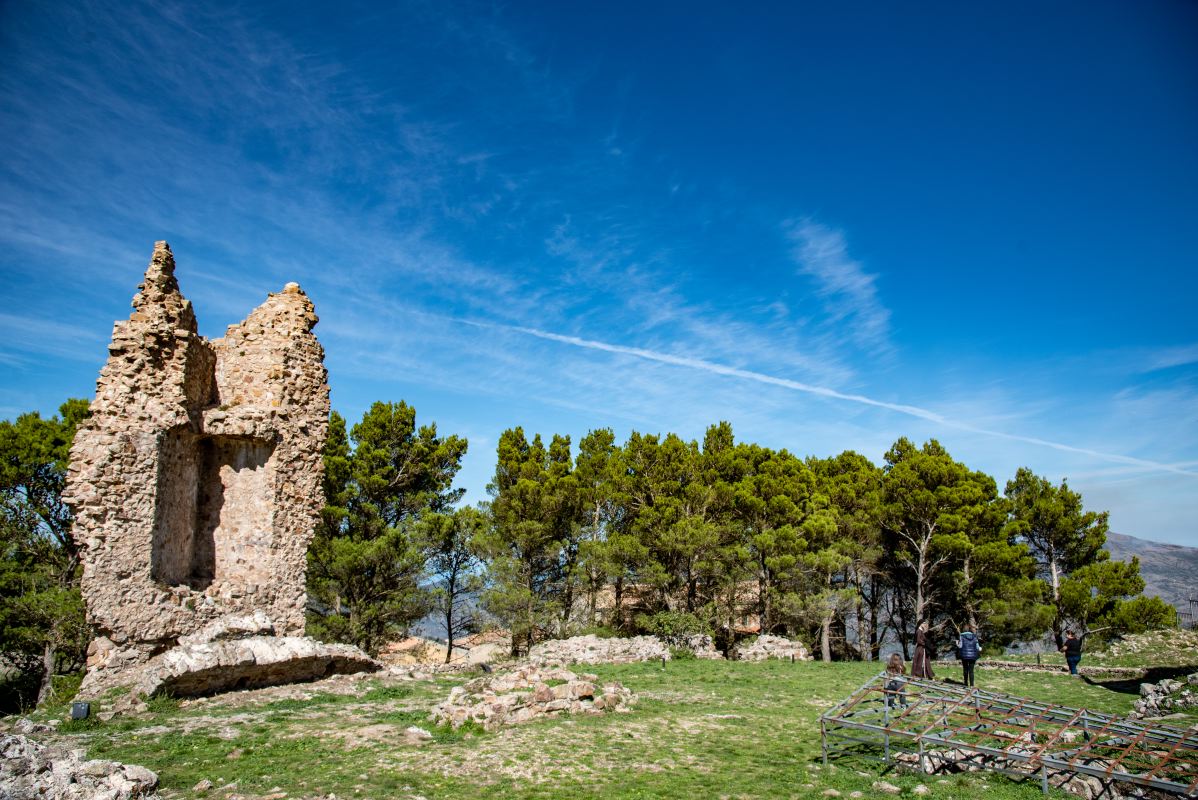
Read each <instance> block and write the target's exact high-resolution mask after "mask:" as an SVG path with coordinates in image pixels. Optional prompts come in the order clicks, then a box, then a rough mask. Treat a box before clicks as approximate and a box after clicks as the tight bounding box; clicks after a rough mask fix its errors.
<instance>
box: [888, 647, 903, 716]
mask: <svg viewBox="0 0 1198 800" xmlns="http://www.w3.org/2000/svg"><path fill="white" fill-rule="evenodd" d="M906 676H907V667H906V666H905V665H904V664H903V657H902V656H900V655H899V654H898V653H891V654H890V660H889V661H887V662H886V688H885V691H886V705H887V706H889V707H890V708H894V707H895V706H899V705H901V706H903V707H904V708H906V706H907V688H906V687H907V677H906Z"/></svg>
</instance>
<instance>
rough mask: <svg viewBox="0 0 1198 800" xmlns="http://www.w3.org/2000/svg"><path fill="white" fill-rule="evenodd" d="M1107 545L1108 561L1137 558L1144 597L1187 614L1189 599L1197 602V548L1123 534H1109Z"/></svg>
mask: <svg viewBox="0 0 1198 800" xmlns="http://www.w3.org/2000/svg"><path fill="white" fill-rule="evenodd" d="M1106 543H1107V549H1108V550H1110V551H1111V558H1114V559H1117V560H1119V561H1129V560H1131V557H1132V556H1138V557H1139V559H1140V574H1141V575H1143V576H1144V583H1145V588H1144V594H1146V595H1154V594H1155V595H1159V596H1160V598H1161V599H1162V600H1164V601H1165V602H1168V603H1172V604H1173V605H1174V606H1176V607H1177V609H1178V610H1179V611H1182V612H1187V613H1188V612H1189V602H1188V598H1189V597H1190V596H1191V595H1193V596H1194V597H1195V598H1198V548H1195V547H1183V546H1181V545H1177V544H1161V543H1160V542H1150V541H1148V540H1147V539H1137V538H1136V537H1134V536H1127V535H1126V534H1122V533H1108V534H1107V540H1106Z"/></svg>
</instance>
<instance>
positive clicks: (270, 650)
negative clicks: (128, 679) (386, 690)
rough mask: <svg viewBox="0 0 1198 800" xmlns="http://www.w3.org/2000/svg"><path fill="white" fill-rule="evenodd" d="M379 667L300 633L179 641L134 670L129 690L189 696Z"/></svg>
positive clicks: (353, 651) (357, 654) (357, 652)
mask: <svg viewBox="0 0 1198 800" xmlns="http://www.w3.org/2000/svg"><path fill="white" fill-rule="evenodd" d="M381 668H382V664H380V663H379V662H377V661H375V660H374V659H372V658H370V657H369V656H367V655H366V654H365V653H363V652H362V651H361V650H359V649H358V648H356V647H353V646H351V645H346V644H325V643H323V642H318V641H316V640H315V639H310V638H308V637H304V636H277V637H276V636H251V637H246V638H241V639H219V640H215V641H208V642H199V643H193V644H188V645H181V646H179V647H176V648H173V649H171V650H168V651H167V652H165V653H163V654H162V655H160V656H156V657H155V658H153V659H152V660H151V661H150V662H149V663H148V664H146V665H145V667H143V668H142V669H141V670H140V676H139V679H138V682H137V685H136V687H135V688H136V692H135V694H138V695H142V696H146V697H148V696H151V695H154V694H158V693H165V694H170V695H173V696H176V697H189V696H195V695H205V694H213V693H215V692H220V691H226V690H229V689H256V688H259V687H262V686H274V685H277V684H281V683H297V682H300V681H310V680H316V679H318V678H325V677H328V676H330V675H338V674H345V673H352V672H375V671H377V670H379V669H381Z"/></svg>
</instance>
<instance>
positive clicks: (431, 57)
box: [0, 0, 1198, 546]
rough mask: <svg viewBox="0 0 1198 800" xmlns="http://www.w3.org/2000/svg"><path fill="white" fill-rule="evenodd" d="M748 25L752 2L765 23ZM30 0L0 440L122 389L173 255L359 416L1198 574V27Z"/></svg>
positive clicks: (653, 7)
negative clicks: (315, 372) (310, 359)
mask: <svg viewBox="0 0 1198 800" xmlns="http://www.w3.org/2000/svg"><path fill="white" fill-rule="evenodd" d="M740 5H745V4H740ZM749 6H750V7H749V8H735V7H733V5H732V4H727V5H717V4H706V3H693V2H688V3H654V4H645V3H636V4H633V3H619V2H604V3H507V4H502V5H492V4H486V3H449V2H425V3H410V4H408V3H387V4H378V5H377V6H376V5H373V4H358V3H353V2H342V3H336V4H331V3H311V4H304V3H295V2H289V3H286V4H284V3H277V4H270V3H260V4H252V5H245V4H235V5H229V6H225V7H222V6H221V5H220V4H218V3H209V4H192V3H178V4H170V3H164V4H139V3H119V4H117V3H86V2H71V3H62V2H37V3H35V2H31V1H30V0H14V2H8V3H4V4H2V5H0V137H2V140H3V141H4V142H5V145H4V147H3V148H2V149H0V278H2V280H3V286H4V292H3V299H2V300H0V415H3V416H4V417H8V418H11V417H15V416H16V415H17V414H19V413H21V412H23V411H27V410H33V409H38V410H41V411H43V412H46V413H49V412H52V411H54V409H55V408H56V407H57V406H58V404H59V403H60V402H61V401H62V400H63V399H65V398H66V397H71V396H90V395H91V394H92V393H93V391H94V387H95V378H96V374H97V372H98V369H99V367H100V365H101V364H102V362H103V359H104V357H105V355H106V350H105V346H106V344H107V341H108V337H109V334H110V332H111V324H112V321H113V320H115V319H120V318H125V317H127V316H128V313H129V308H128V303H129V300H130V298H131V296H132V294H133V292H134V291H135V289H136V285H137V283H138V282H139V280H140V277H141V274H142V272H143V271H144V268H145V265H146V263H147V261H148V259H149V255H150V252H151V249H152V245H153V242H154V241H155V240H157V239H166V240H168V241H169V242H170V243H171V246H172V248H173V249H174V251H175V255H176V259H177V262H178V264H179V271H178V277H179V281H180V283H181V285H182V288H183V291H184V293H185V294H186V295H187V296H188V297H190V298H191V299H192V300H193V301H194V303H195V305H196V309H197V313H198V316H199V318H200V325H201V332H202V333H204V334H205V335H208V336H213V337H215V336H219V335H220V334H221V333H222V332H223V330H224V327H225V326H226V325H228V324H231V323H234V322H237V321H239V320H240V319H242V318H243V317H244V316H245V315H246V314H247V313H248V312H249V310H250V309H251V308H253V307H254V306H256V305H257V304H259V303H260V302H261V301H262V300H263V299H264V298H265V295H266V293H267V292H268V291H278V290H279V289H280V288H281V287H282V286H283V284H285V283H286V282H288V281H292V280H295V281H298V282H299V283H300V284H301V285H302V286H303V287H304V289H305V290H306V291H307V292H308V293H309V295H310V296H311V297H312V298H313V300H314V301H315V303H316V306H317V312H318V313H319V314H320V316H321V323H320V324H319V326H318V327H317V333H318V335H319V336H320V338H321V341H322V342H323V343H324V346H325V348H326V352H327V364H328V367H329V372H330V382H331V385H332V391H333V404H334V407H336V408H338V409H339V410H341V411H342V412H343V413H344V414H345V415H346V416H347V417H348V418H349V419H350V420H351V421H352V420H353V419H355V418H358V417H360V416H361V414H362V412H363V411H364V410H365V408H366V407H367V406H369V404H370V403H371V402H372V401H374V400H400V399H404V400H407V401H408V402H409V403H412V404H413V405H415V407H416V409H417V411H418V415H419V417H420V419H421V420H423V421H429V420H433V421H435V422H436V423H437V425H438V427H439V429H440V430H441V431H442V432H445V433H458V434H461V435H464V436H466V437H468V438H469V440H470V453H469V456H468V458H467V462H466V464H465V466H464V468H463V471H462V473H461V484H462V485H464V486H466V487H467V489H468V491H469V494H468V499H470V500H471V501H475V500H481V499H484V498H485V492H484V486H485V484H486V482H487V479H488V478H489V476H490V474H491V472H492V470H493V465H494V452H495V445H496V442H497V439H498V436H499V434H500V433H501V432H502V431H503V430H504V429H505V428H508V427H511V426H515V425H522V426H523V427H524V428H525V430H527V431H530V432H532V431H539V432H542V433H546V434H549V433H553V432H562V433H569V434H571V435H572V436H573V437H574V440H575V441H577V439H578V438H579V437H580V436H581V435H582V434H584V433H585V432H586V431H587V430H589V429H592V428H597V427H611V428H614V429H615V431H616V434H617V436H618V437H620V438H621V439H623V438H624V437H625V436H627V434H628V433H629V431H631V430H640V431H646V432H666V431H675V432H678V433H680V434H681V435H683V436H685V437H688V438H693V437H701V436H702V433H703V431H704V429H705V428H706V426H707V425H709V424H711V423H714V422H716V421H719V420H729V421H730V422H732V424H733V427H734V430H735V431H736V434H737V437H738V438H739V439H743V440H749V441H756V442H759V443H761V444H764V445H768V446H772V447H776V448H782V447H785V448H788V449H790V450H791V451H792V452H796V453H798V454H800V455H831V454H834V453H838V452H840V451H841V450H845V449H855V450H857V451H859V452H861V453H864V454H865V455H867V456H869V457H870V458H872V459H874V460H875V461H876V462H879V463H880V462H881V459H882V455H883V454H884V452H885V451H886V449H887V448H888V446H889V445H890V444H891V443H892V442H893V441H894V440H895V439H896V438H898V437H899V436H907V437H909V438H911V439H913V440H916V441H920V442H922V441H924V440H926V439H928V438H931V437H936V438H939V439H940V440H941V441H942V442H943V443H944V444H945V446H946V447H947V448H948V449H949V451H950V452H951V453H952V454H953V455H954V456H955V457H956V458H958V459H959V460H961V461H964V462H965V463H967V464H969V465H970V466H971V467H973V468H976V469H982V470H985V471H987V472H989V473H990V474H991V475H994V476H995V478H996V479H997V480H998V482H999V484H1000V486H1001V485H1003V484H1004V483H1005V482H1006V481H1007V480H1008V479H1009V478H1010V477H1012V476H1013V474H1014V472H1015V470H1016V468H1018V467H1019V466H1028V467H1031V468H1032V469H1033V470H1035V471H1036V472H1038V473H1040V474H1042V475H1045V476H1047V477H1049V478H1051V479H1052V480H1054V481H1056V480H1059V479H1061V478H1062V477H1068V479H1069V482H1070V485H1071V486H1073V487H1074V488H1076V489H1079V490H1080V491H1082V493H1083V495H1084V496H1085V499H1086V502H1087V505H1088V506H1089V507H1091V508H1096V509H1109V510H1110V511H1111V515H1112V527H1113V528H1114V529H1115V530H1118V531H1121V532H1124V533H1129V534H1132V535H1135V536H1140V537H1143V538H1149V539H1155V540H1158V541H1166V542H1176V543H1181V544H1189V545H1192V546H1198V526H1196V524H1195V522H1194V520H1195V519H1198V322H1196V321H1195V314H1194V312H1193V305H1194V301H1195V299H1196V298H1198V276H1196V272H1198V270H1196V269H1195V267H1198V263H1196V261H1198V144H1196V143H1198V44H1196V43H1198V4H1195V3H1193V2H1185V1H1184V0H1159V1H1156V0H1146V1H1145V2H1141V3H1126V2H1092V1H1091V2H1064V1H1063V0H1062V2H1054V3H1032V2H1009V3H1002V4H980V3H956V2H942V3H938V2H928V3H919V4H899V3H882V2H876V3H759V4H749Z"/></svg>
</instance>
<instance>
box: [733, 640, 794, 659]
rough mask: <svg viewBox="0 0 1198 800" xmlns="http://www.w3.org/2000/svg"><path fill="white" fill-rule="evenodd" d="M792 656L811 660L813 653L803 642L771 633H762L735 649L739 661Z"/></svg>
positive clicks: (789, 657)
mask: <svg viewBox="0 0 1198 800" xmlns="http://www.w3.org/2000/svg"><path fill="white" fill-rule="evenodd" d="M792 657H793V658H794V660H795V661H810V660H811V654H810V653H809V652H807V647H806V645H804V644H803V643H802V642H798V641H795V640H793V639H786V638H784V637H782V636H771V635H769V634H762V635H761V636H758V637H757V639H756V640H755V641H752V642H749V643H747V644H742V645H738V646H737V648H736V651H735V658H736V660H738V661H765V660H766V659H770V658H779V659H782V660H784V661H789V660H790V659H791V658H792Z"/></svg>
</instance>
